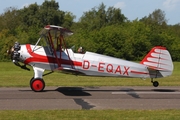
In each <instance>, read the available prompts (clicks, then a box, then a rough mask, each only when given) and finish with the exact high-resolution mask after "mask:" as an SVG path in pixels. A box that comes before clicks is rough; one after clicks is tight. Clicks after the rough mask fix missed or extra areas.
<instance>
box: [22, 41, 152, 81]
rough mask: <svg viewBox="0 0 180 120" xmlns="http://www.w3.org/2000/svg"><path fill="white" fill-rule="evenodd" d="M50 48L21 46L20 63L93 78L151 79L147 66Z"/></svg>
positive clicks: (88, 53) (98, 55) (87, 53)
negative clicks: (73, 71) (54, 52)
mask: <svg viewBox="0 0 180 120" xmlns="http://www.w3.org/2000/svg"><path fill="white" fill-rule="evenodd" d="M50 50H51V49H49V48H48V47H42V46H34V45H30V44H26V45H21V49H20V50H19V53H20V58H19V61H21V62H23V63H25V64H28V65H31V66H33V67H38V68H42V69H45V70H51V71H54V70H56V69H58V68H59V67H62V68H66V69H67V68H69V69H73V70H75V71H77V73H78V72H79V73H83V74H84V75H91V76H117V77H138V78H148V77H150V75H149V71H148V69H147V66H146V65H143V64H139V63H135V62H130V61H126V60H123V59H118V58H114V57H110V56H105V55H100V54H97V53H93V52H86V53H85V54H81V53H74V52H73V51H72V50H71V49H67V50H62V51H61V53H60V51H56V55H54V54H53V51H50Z"/></svg>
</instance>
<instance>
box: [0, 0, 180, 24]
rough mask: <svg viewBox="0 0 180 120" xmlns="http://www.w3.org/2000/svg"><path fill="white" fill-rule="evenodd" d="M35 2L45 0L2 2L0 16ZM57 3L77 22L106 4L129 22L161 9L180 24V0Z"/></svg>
mask: <svg viewBox="0 0 180 120" xmlns="http://www.w3.org/2000/svg"><path fill="white" fill-rule="evenodd" d="M35 2H36V3H37V4H38V5H41V4H42V3H43V2H44V0H0V14H3V13H4V11H5V10H6V9H7V8H10V7H15V8H17V9H22V8H23V7H24V6H28V5H30V4H34V3H35ZM56 2H58V3H59V9H60V10H62V11H68V12H71V13H73V15H75V16H76V21H78V20H79V18H80V17H81V16H82V15H83V13H84V12H86V11H89V10H91V9H92V8H94V7H98V6H99V5H100V4H101V3H104V5H105V6H106V8H108V7H115V8H120V9H121V12H122V14H124V15H125V16H126V17H127V18H128V20H135V19H141V18H143V17H145V16H148V15H149V14H151V13H152V12H153V11H155V10H156V9H161V10H162V11H164V12H165V18H166V19H167V23H168V24H169V25H175V24H178V23H180V12H179V11H180V0H56Z"/></svg>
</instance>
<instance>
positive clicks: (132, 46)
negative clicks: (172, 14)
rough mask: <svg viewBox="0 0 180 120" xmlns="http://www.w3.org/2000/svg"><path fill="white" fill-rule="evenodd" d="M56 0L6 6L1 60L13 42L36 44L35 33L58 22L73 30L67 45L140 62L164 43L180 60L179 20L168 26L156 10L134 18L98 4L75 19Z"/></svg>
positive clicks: (0, 17)
mask: <svg viewBox="0 0 180 120" xmlns="http://www.w3.org/2000/svg"><path fill="white" fill-rule="evenodd" d="M59 6H60V4H59V3H58V2H56V1H55V0H51V1H48V0H45V1H44V2H43V3H42V4H41V5H38V4H37V3H34V4H31V5H29V6H26V7H24V8H22V9H17V8H14V7H9V8H7V9H6V10H5V11H4V13H3V14H1V15H0V26H1V27H0V61H8V60H9V56H8V55H7V53H6V51H7V49H9V48H10V47H12V45H13V44H14V42H16V41H18V42H20V43H21V44H27V43H30V44H35V43H36V41H37V39H38V38H39V34H38V32H39V31H40V30H41V29H42V28H43V27H44V26H46V25H48V24H52V25H58V26H62V27H65V28H68V29H71V30H72V31H73V32H74V35H73V36H71V37H68V38H66V42H67V43H66V44H67V46H68V47H72V46H73V48H75V52H76V50H77V49H78V47H80V46H82V47H83V48H84V49H85V50H86V51H92V52H96V53H100V54H104V55H109V56H112V57H117V58H123V59H127V60H133V61H140V60H142V58H143V57H144V56H145V55H146V54H147V53H148V52H149V50H150V49H151V48H152V47H154V46H164V47H166V48H167V49H168V50H169V51H170V54H171V55H172V58H173V61H180V23H177V24H175V25H168V24H167V22H168V21H167V20H166V18H165V12H164V11H162V10H160V9H156V10H154V11H153V12H152V13H151V14H149V15H147V16H144V17H143V18H141V19H135V20H133V21H130V20H128V18H127V17H126V16H125V15H124V14H122V12H121V9H119V8H114V7H109V8H106V6H105V5H104V4H103V3H101V4H100V5H99V6H98V7H94V8H92V9H91V10H89V11H87V12H84V13H83V15H82V16H81V18H80V19H79V20H78V21H77V22H75V21H74V20H75V17H76V16H75V15H73V13H71V12H67V11H62V10H60V9H59V8H60V7H59Z"/></svg>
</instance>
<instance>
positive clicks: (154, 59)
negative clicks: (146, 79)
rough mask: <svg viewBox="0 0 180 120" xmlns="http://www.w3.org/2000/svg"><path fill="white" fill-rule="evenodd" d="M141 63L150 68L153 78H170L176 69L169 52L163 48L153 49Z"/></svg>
mask: <svg viewBox="0 0 180 120" xmlns="http://www.w3.org/2000/svg"><path fill="white" fill-rule="evenodd" d="M140 63H141V64H144V65H146V66H147V67H148V69H149V72H150V75H151V77H153V78H155V77H156V78H157V77H166V76H170V75H171V74H172V71H173V68H174V66H173V62H172V58H171V55H170V53H169V51H168V50H167V49H166V48H165V47H162V46H156V47H154V48H152V49H151V51H150V52H149V53H148V54H147V55H146V56H145V57H144V59H143V60H142V61H141V62H140ZM155 71H156V72H155ZM154 73H156V74H154Z"/></svg>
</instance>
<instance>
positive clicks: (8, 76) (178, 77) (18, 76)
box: [0, 62, 180, 87]
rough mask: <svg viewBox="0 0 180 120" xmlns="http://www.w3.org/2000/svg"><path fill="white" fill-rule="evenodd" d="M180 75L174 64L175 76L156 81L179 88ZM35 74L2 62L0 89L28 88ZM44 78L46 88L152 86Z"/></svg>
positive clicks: (81, 78)
mask: <svg viewBox="0 0 180 120" xmlns="http://www.w3.org/2000/svg"><path fill="white" fill-rule="evenodd" d="M28 67H29V68H31V67H30V66H28ZM179 73H180V62H174V71H173V74H172V75H171V76H169V77H166V78H159V79H156V80H157V81H159V83H160V86H179V85H180V74H179ZM33 74H34V73H33V70H32V69H31V71H26V70H23V69H21V68H18V67H16V66H15V65H13V63H11V62H0V76H1V77H0V87H27V86H29V81H30V79H31V78H32V76H33ZM43 78H44V80H45V82H46V86H152V83H151V82H150V79H147V80H142V79H140V78H113V77H90V76H75V75H68V74H62V73H52V74H50V75H48V76H44V77H43Z"/></svg>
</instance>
